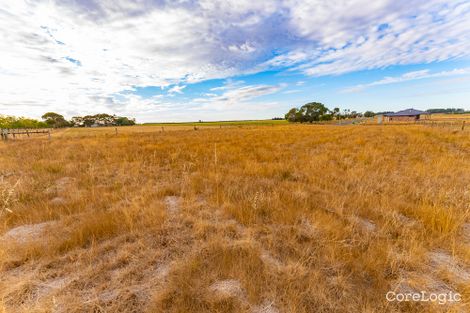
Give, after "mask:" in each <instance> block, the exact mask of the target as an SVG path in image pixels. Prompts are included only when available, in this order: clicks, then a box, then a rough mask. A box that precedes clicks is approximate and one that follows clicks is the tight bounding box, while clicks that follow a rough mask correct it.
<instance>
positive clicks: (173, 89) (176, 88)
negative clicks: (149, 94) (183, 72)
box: [168, 85, 186, 94]
mask: <svg viewBox="0 0 470 313" xmlns="http://www.w3.org/2000/svg"><path fill="white" fill-rule="evenodd" d="M184 88H186V86H178V85H176V86H173V87H171V88H170V89H168V93H169V94H173V93H179V94H182V93H183V89H184Z"/></svg>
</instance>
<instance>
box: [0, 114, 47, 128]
mask: <svg viewBox="0 0 470 313" xmlns="http://www.w3.org/2000/svg"><path fill="white" fill-rule="evenodd" d="M47 126H48V125H47V124H46V123H45V122H41V121H38V120H35V119H31V118H26V117H15V116H4V115H0V128H43V127H47Z"/></svg>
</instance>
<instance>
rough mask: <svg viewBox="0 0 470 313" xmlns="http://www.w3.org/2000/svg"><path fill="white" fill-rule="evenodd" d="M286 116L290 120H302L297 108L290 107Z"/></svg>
mask: <svg viewBox="0 0 470 313" xmlns="http://www.w3.org/2000/svg"><path fill="white" fill-rule="evenodd" d="M285 118H286V120H288V121H289V122H302V121H301V114H300V111H299V109H297V108H292V109H290V110H289V112H287V113H286V115H285Z"/></svg>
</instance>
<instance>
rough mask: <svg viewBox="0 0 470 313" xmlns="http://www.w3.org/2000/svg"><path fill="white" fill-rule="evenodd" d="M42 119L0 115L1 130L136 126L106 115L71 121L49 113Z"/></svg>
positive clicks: (130, 121)
mask: <svg viewBox="0 0 470 313" xmlns="http://www.w3.org/2000/svg"><path fill="white" fill-rule="evenodd" d="M41 119H42V120H41V121H39V120H36V119H32V118H26V117H15V116H4V115H0V128H46V127H52V128H61V127H100V126H130V125H135V119H133V118H128V117H125V116H116V115H109V114H104V113H102V114H95V115H86V116H74V117H72V119H71V120H66V119H65V118H64V116H63V115H61V114H58V113H55V112H47V113H45V114H44V115H43V116H42V117H41Z"/></svg>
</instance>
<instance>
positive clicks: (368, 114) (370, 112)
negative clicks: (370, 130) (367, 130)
mask: <svg viewBox="0 0 470 313" xmlns="http://www.w3.org/2000/svg"><path fill="white" fill-rule="evenodd" d="M374 116H375V113H374V112H372V111H365V112H364V117H374Z"/></svg>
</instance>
